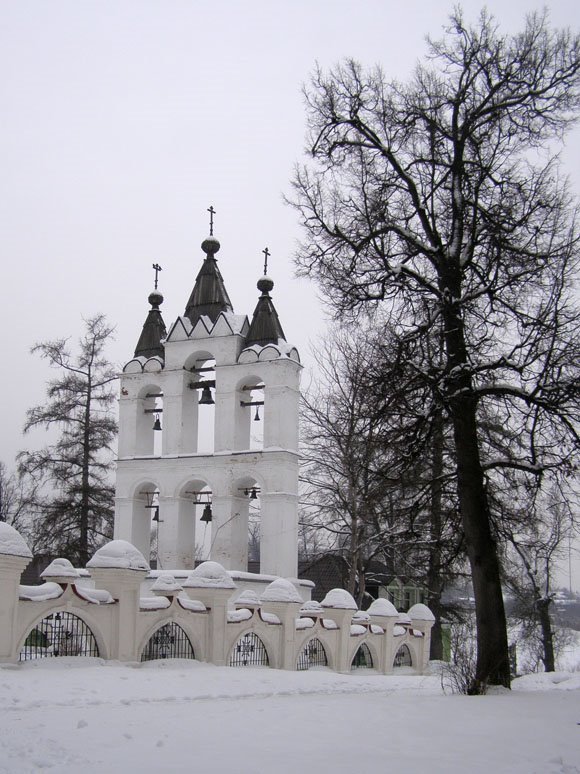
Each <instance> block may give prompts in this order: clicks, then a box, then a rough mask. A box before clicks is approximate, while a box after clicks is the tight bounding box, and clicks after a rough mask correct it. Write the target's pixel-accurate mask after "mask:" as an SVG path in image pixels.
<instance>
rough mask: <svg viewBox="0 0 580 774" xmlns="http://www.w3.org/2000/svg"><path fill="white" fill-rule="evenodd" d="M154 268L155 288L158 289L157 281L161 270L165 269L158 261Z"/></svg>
mask: <svg viewBox="0 0 580 774" xmlns="http://www.w3.org/2000/svg"><path fill="white" fill-rule="evenodd" d="M153 269H154V270H155V290H157V282H158V279H159V272H160V271H163V269H162V268H161V266H160V265H159V264H158V263H154V264H153Z"/></svg>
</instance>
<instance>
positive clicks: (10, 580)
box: [0, 522, 32, 662]
mask: <svg viewBox="0 0 580 774" xmlns="http://www.w3.org/2000/svg"><path fill="white" fill-rule="evenodd" d="M31 559H32V553H31V551H30V549H29V548H28V546H27V545H26V542H25V541H24V538H23V537H22V536H21V535H20V533H19V532H17V531H16V530H15V529H14V527H11V526H10V525H9V524H6V523H5V522H0V662H2V661H16V659H17V657H18V654H17V653H15V650H14V649H15V647H16V640H17V635H18V631H17V621H18V587H19V585H20V576H21V575H22V573H23V571H24V570H25V569H26V567H27V566H28V565H29V564H30V560H31Z"/></svg>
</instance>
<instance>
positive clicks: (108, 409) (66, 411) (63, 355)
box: [19, 315, 117, 567]
mask: <svg viewBox="0 0 580 774" xmlns="http://www.w3.org/2000/svg"><path fill="white" fill-rule="evenodd" d="M112 334H113V328H112V327H110V326H109V325H108V324H107V321H106V319H105V317H104V316H103V315H96V316H95V317H92V318H90V319H88V320H86V321H85V331H84V335H83V336H82V338H81V339H80V341H79V348H78V353H77V354H72V353H71V351H70V349H69V341H68V340H67V339H58V340H55V341H47V342H44V343H39V344H36V345H35V346H34V347H33V348H32V352H33V353H36V354H39V355H40V356H41V357H42V358H44V359H45V360H47V361H48V362H49V364H50V366H51V367H52V368H55V369H56V370H57V371H58V375H57V377H56V378H55V379H52V380H51V381H49V382H48V385H47V390H46V394H47V400H46V403H44V404H42V405H40V406H35V407H34V408H31V409H29V411H28V412H27V418H26V423H25V425H24V431H25V432H28V431H29V430H31V429H33V428H38V427H44V428H46V429H48V428H52V427H54V428H55V429H56V430H57V432H58V433H59V436H58V440H56V442H55V443H53V444H50V445H48V446H46V447H45V448H43V449H40V450H38V451H32V452H22V453H21V454H20V455H19V467H20V470H21V471H22V472H26V473H28V474H29V475H30V476H31V477H32V478H33V479H34V480H35V481H36V482H37V483H38V486H37V488H36V493H35V497H34V500H33V501H32V502H31V503H30V507H31V509H32V510H33V512H34V514H35V521H34V525H33V531H34V534H35V536H36V540H35V541H34V542H35V545H36V546H37V549H38V550H42V551H43V552H45V553H52V554H54V553H56V554H59V555H61V556H65V557H66V558H68V559H70V560H71V561H72V562H73V563H78V564H79V565H80V566H83V567H84V566H85V564H86V562H87V561H88V559H89V558H90V557H91V555H92V553H93V552H94V551H95V549H96V548H98V546H99V545H100V544H101V543H102V542H103V541H104V539H105V538H108V537H110V536H111V533H112V521H113V505H114V487H113V482H112V480H111V476H110V473H111V469H112V443H113V441H114V439H115V437H116V433H117V423H116V420H115V418H114V416H113V413H112V405H113V402H114V400H115V393H114V390H113V383H114V381H115V379H116V378H117V375H116V372H115V369H114V368H113V366H112V365H111V363H110V362H109V361H108V360H107V359H106V357H105V354H104V350H105V347H106V345H107V342H108V341H110V339H111V336H112Z"/></svg>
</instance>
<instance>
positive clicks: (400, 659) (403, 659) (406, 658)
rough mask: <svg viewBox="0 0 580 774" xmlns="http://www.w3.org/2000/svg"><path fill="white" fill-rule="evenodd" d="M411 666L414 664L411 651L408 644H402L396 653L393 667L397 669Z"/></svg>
mask: <svg viewBox="0 0 580 774" xmlns="http://www.w3.org/2000/svg"><path fill="white" fill-rule="evenodd" d="M410 666H413V659H412V657H411V651H410V650H409V648H408V646H407V645H401V647H400V648H399V650H398V651H397V652H396V653H395V658H394V661H393V667H394V668H395V669H397V668H399V667H410Z"/></svg>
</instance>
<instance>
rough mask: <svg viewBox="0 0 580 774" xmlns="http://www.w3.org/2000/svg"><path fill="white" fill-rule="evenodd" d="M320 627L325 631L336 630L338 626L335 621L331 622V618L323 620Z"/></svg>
mask: <svg viewBox="0 0 580 774" xmlns="http://www.w3.org/2000/svg"><path fill="white" fill-rule="evenodd" d="M322 626H323V627H324V628H325V629H338V624H337V623H336V621H333V620H332V618H323V619H322Z"/></svg>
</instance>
